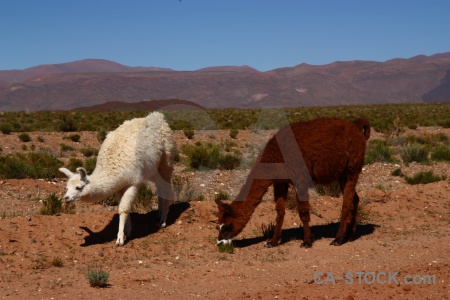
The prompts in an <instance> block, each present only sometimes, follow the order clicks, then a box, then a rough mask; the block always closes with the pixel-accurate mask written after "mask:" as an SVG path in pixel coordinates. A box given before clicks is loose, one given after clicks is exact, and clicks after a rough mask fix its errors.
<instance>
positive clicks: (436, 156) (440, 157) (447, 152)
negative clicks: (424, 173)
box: [431, 146, 450, 162]
mask: <svg viewBox="0 0 450 300" xmlns="http://www.w3.org/2000/svg"><path fill="white" fill-rule="evenodd" d="M431 160H433V161H449V162H450V148H448V147H447V146H438V147H436V148H435V149H433V151H432V152H431Z"/></svg>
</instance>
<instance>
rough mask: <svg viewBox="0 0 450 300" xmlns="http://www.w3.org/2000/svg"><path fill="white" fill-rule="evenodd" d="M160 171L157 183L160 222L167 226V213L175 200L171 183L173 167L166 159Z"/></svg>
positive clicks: (161, 224)
mask: <svg viewBox="0 0 450 300" xmlns="http://www.w3.org/2000/svg"><path fill="white" fill-rule="evenodd" d="M158 172H159V176H158V174H157V176H156V179H155V184H156V188H157V190H158V211H159V224H160V226H161V227H166V221H167V214H168V213H169V207H170V204H171V203H172V200H173V194H172V185H171V180H172V173H173V167H171V166H169V165H168V164H167V162H166V161H165V160H164V161H163V162H161V165H160V167H159V169H158Z"/></svg>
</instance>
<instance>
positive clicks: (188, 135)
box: [183, 129, 195, 140]
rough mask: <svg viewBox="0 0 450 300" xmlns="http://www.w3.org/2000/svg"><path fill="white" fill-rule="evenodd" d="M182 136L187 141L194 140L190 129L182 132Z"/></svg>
mask: <svg viewBox="0 0 450 300" xmlns="http://www.w3.org/2000/svg"><path fill="white" fill-rule="evenodd" d="M183 133H184V136H185V137H187V138H188V139H189V140H192V139H193V138H194V133H195V132H194V130H192V129H185V130H183Z"/></svg>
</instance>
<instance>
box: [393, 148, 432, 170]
mask: <svg viewBox="0 0 450 300" xmlns="http://www.w3.org/2000/svg"><path fill="white" fill-rule="evenodd" d="M429 152H430V151H429V150H428V147H427V146H425V145H421V144H406V145H405V146H403V147H402V148H401V149H400V157H401V158H402V160H403V163H404V164H406V165H408V164H409V163H411V162H413V161H415V162H418V163H423V162H427V161H428V153H429Z"/></svg>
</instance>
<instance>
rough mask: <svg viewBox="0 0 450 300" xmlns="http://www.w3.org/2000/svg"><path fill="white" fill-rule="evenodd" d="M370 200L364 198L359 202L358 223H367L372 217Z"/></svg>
mask: <svg viewBox="0 0 450 300" xmlns="http://www.w3.org/2000/svg"><path fill="white" fill-rule="evenodd" d="M369 205H370V202H369V200H368V199H367V198H363V199H362V200H361V201H360V202H359V203H358V209H357V213H356V223H357V224H363V223H367V222H368V221H369V219H370V208H369Z"/></svg>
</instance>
